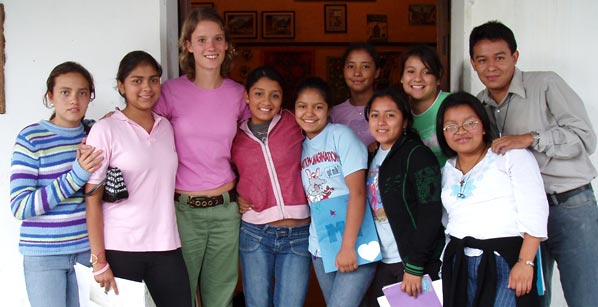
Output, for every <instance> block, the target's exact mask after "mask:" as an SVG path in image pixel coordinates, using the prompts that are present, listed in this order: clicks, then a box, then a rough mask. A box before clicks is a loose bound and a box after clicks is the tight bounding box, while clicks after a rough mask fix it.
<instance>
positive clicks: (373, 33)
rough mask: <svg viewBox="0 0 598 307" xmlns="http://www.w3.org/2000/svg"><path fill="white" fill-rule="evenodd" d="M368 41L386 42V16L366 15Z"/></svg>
mask: <svg viewBox="0 0 598 307" xmlns="http://www.w3.org/2000/svg"><path fill="white" fill-rule="evenodd" d="M367 26H368V41H370V42H386V41H388V22H387V17H386V15H369V14H368V15H367Z"/></svg>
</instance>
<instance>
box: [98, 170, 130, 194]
mask: <svg viewBox="0 0 598 307" xmlns="http://www.w3.org/2000/svg"><path fill="white" fill-rule="evenodd" d="M105 180H106V182H105V184H106V187H104V195H102V200H103V201H105V202H109V203H117V202H119V201H121V200H123V199H127V198H129V190H127V185H126V184H125V178H124V177H123V173H122V172H121V170H120V169H119V168H118V167H108V170H107V171H106V179H105Z"/></svg>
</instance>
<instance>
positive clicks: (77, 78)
mask: <svg viewBox="0 0 598 307" xmlns="http://www.w3.org/2000/svg"><path fill="white" fill-rule="evenodd" d="M94 95H95V91H94V85H93V78H92V76H91V74H90V73H89V72H88V71H87V70H86V69H85V68H84V67H83V66H81V65H80V64H78V63H74V62H65V63H62V64H60V65H58V66H56V67H55V68H54V69H53V70H52V72H51V73H50V76H49V77H48V80H47V90H46V94H45V97H44V103H45V104H46V106H47V107H51V108H54V110H55V112H54V114H53V115H52V117H51V118H50V120H42V121H40V122H38V123H35V124H31V125H29V126H27V127H25V128H24V129H23V130H21V132H20V133H19V134H18V136H17V140H16V144H15V147H14V151H13V156H12V162H11V171H10V172H11V174H10V206H11V210H12V213H13V215H14V216H15V217H16V218H17V219H19V220H22V221H23V223H22V224H21V231H20V233H21V234H20V240H19V251H20V252H21V253H22V254H23V268H24V272H25V283H26V286H27V294H28V297H29V302H30V304H31V306H33V307H35V306H79V296H78V289H77V279H76V276H75V272H74V269H73V265H74V264H75V263H76V262H80V263H83V264H85V265H87V266H89V261H88V259H89V256H90V255H89V241H88V239H87V225H86V223H85V199H84V195H83V189H82V188H83V186H84V185H85V183H86V182H87V179H89V177H90V175H91V173H93V172H94V171H95V170H96V169H98V167H99V166H101V163H102V160H103V158H102V157H101V156H100V153H101V152H100V151H94V148H92V147H90V146H87V145H84V144H82V141H83V140H84V138H85V135H86V133H85V129H84V126H85V125H86V124H89V123H88V122H87V121H85V122H84V121H83V117H84V115H85V112H86V111H87V106H88V105H89V102H90V101H91V100H92V99H93V98H94Z"/></svg>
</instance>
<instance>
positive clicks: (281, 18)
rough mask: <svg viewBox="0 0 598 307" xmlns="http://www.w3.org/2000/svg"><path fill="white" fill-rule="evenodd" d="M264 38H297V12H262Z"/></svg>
mask: <svg viewBox="0 0 598 307" xmlns="http://www.w3.org/2000/svg"><path fill="white" fill-rule="evenodd" d="M262 38H295V12H293V11H265V12H262Z"/></svg>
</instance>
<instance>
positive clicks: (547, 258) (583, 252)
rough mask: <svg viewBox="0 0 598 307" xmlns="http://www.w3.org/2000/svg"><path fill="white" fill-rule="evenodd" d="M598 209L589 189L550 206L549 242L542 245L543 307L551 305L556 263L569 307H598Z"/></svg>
mask: <svg viewBox="0 0 598 307" xmlns="http://www.w3.org/2000/svg"><path fill="white" fill-rule="evenodd" d="M597 239H598V206H597V205H596V197H595V196H594V192H593V191H592V190H591V189H589V190H585V191H583V192H580V193H578V194H575V195H573V196H571V197H570V198H569V199H567V201H565V202H562V203H559V204H557V205H554V206H551V207H550V214H549V216H548V240H546V241H545V242H542V268H543V270H544V279H545V282H546V294H545V295H544V298H543V306H546V307H548V306H550V295H551V291H550V288H551V281H552V273H553V270H554V262H555V260H556V262H557V264H558V267H559V272H560V275H561V285H562V286H563V292H564V294H565V300H567V305H569V307H587V306H598V291H597V290H596V281H598V265H597V262H598V242H597V241H596V240H597Z"/></svg>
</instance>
